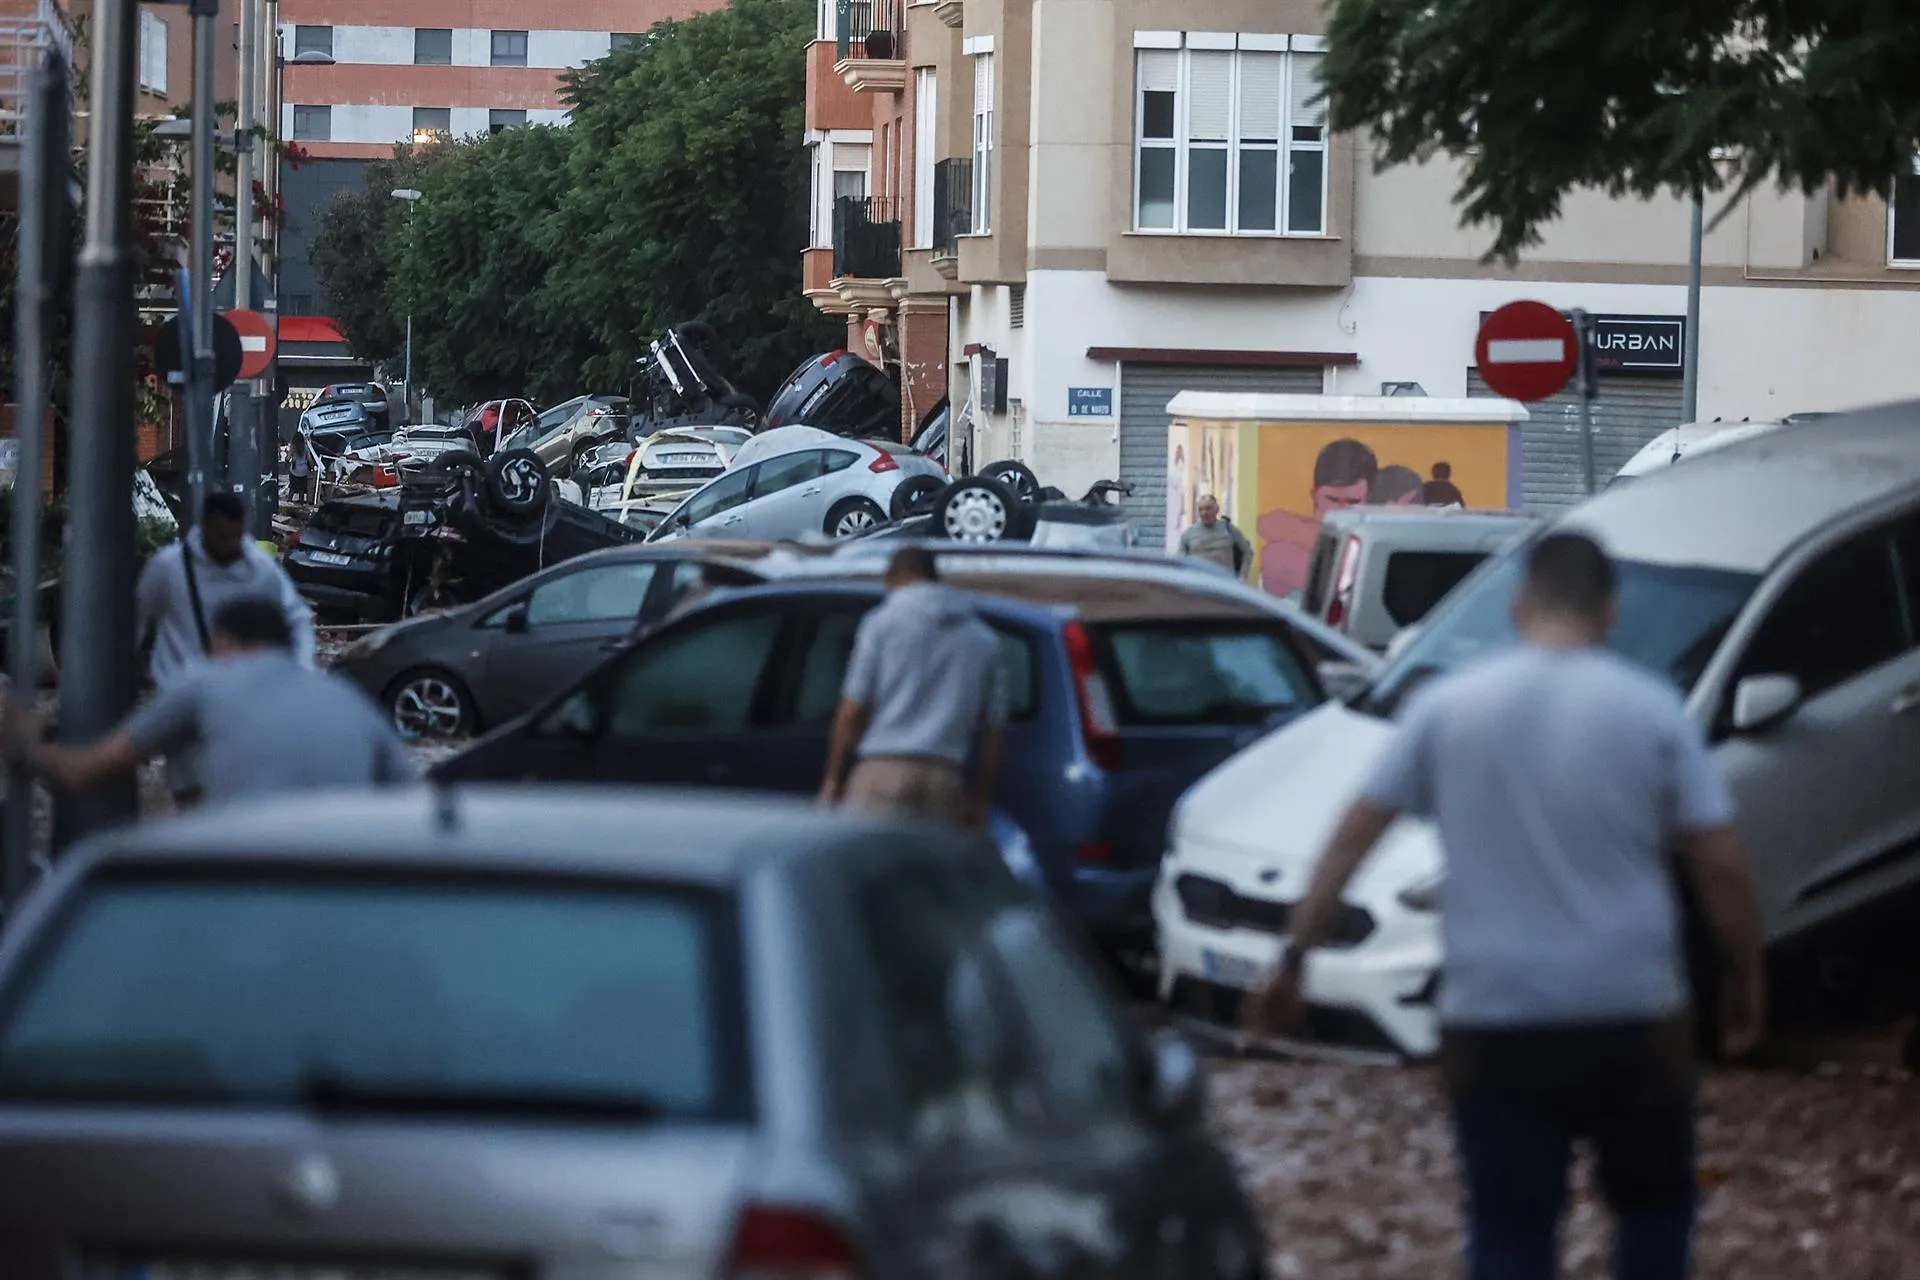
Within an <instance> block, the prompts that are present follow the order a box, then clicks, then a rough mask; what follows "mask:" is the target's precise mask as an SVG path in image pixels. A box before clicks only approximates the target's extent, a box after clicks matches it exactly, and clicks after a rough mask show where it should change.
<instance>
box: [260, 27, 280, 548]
mask: <svg viewBox="0 0 1920 1280" xmlns="http://www.w3.org/2000/svg"><path fill="white" fill-rule="evenodd" d="M265 7H266V21H265V23H264V24H263V26H264V34H265V35H266V38H267V42H268V56H267V58H266V60H265V82H266V88H267V119H268V122H269V123H268V125H267V136H268V137H270V138H272V139H273V140H274V141H275V143H276V144H277V143H278V142H279V141H280V139H281V136H282V134H281V124H280V116H281V99H282V98H284V97H285V96H286V89H285V78H286V74H287V72H286V60H285V59H284V58H283V57H282V56H281V46H280V0H265ZM280 164H281V160H280V151H279V149H278V147H277V146H276V147H275V149H274V151H273V153H272V156H271V163H269V164H268V165H267V166H266V169H265V171H264V172H263V173H262V174H261V177H262V178H264V179H265V183H264V185H265V187H266V192H267V207H268V208H269V209H272V210H273V211H274V212H275V214H276V216H277V215H278V213H279V208H280ZM267 234H268V239H267V300H266V307H267V324H268V326H269V327H270V328H271V329H272V330H273V345H274V355H273V359H272V360H269V361H268V362H267V374H266V377H265V378H264V379H262V381H263V382H264V384H265V387H266V393H267V395H266V403H265V404H264V405H263V406H262V408H261V412H260V419H261V422H260V434H261V442H260V450H261V453H262V454H263V456H265V458H266V459H267V465H268V468H269V470H270V473H271V476H272V479H271V481H270V485H269V488H270V492H271V493H272V496H273V500H272V502H271V504H270V506H269V509H270V510H275V511H277V510H279V506H280V224H279V223H278V222H277V221H275V222H274V223H272V224H270V225H269V226H268V228H267ZM263 519H265V517H264V516H263ZM268 523H269V524H270V521H268Z"/></svg>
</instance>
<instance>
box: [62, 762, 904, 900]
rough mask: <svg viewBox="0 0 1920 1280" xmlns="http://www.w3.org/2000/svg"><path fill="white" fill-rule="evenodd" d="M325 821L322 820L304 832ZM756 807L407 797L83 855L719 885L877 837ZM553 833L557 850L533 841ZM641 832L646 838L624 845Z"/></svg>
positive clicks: (543, 790) (636, 796)
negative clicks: (861, 837) (773, 864)
mask: <svg viewBox="0 0 1920 1280" xmlns="http://www.w3.org/2000/svg"><path fill="white" fill-rule="evenodd" d="M315 813H325V814H326V815H327V817H326V821H324V822H315V821H312V818H313V815H314V814H315ZM886 825H887V824H884V823H880V822H877V821H875V820H873V819H870V818H862V817H858V816H855V815H852V814H849V813H847V812H846V811H832V810H823V809H820V808H818V807H817V806H813V805H808V804H803V803H799V802H796V801H793V800H789V799H782V798H778V797H771V796H767V795H764V794H745V793H725V792H720V791H715V790H670V789H657V788H642V787H588V786H571V787H551V786H542V787H523V786H507V785H491V786H490V785H472V786H452V787H436V786H419V787H407V788H388V789H381V790H357V791H342V792H338V793H335V794H332V795H328V794H326V793H315V792H301V793H298V794H297V795H290V796H287V797H284V798H269V799H262V800H255V801H236V802H234V803H231V804H227V805H221V806H218V807H216V808H209V809H204V810H199V811H196V812H194V813H191V814H188V815H186V816H184V817H178V818H174V819H170V820H167V821H162V822H152V823H144V824H141V825H139V826H133V827H124V828H120V829H118V830H116V831H113V832H111V833H109V834H107V835H105V836H102V837H99V838H98V839H97V840H95V841H93V842H90V843H89V845H88V846H87V853H88V854H89V855H90V856H91V857H92V858H94V859H97V860H98V861H100V862H106V863H114V862H123V861H133V860H141V859H153V858H177V859H183V860H185V859H190V860H192V861H194V862H196V863H199V862H207V861H213V862H233V863H276V862H278V863H298V862H307V861H313V860H321V861H327V862H335V861H337V862H339V863H342V864H348V863H351V864H354V865H359V866H366V865H375V866H379V865H386V866H428V867H449V868H462V869H490V870H500V871H528V872H553V873H559V874H573V875H582V874H585V875H592V874H613V875H619V876H632V877H634V878H636V879H668V880H673V881H679V882H684V883H690V884H701V885H715V886H720V885H727V884H731V883H733V882H734V881H736V880H738V879H739V878H740V876H741V875H742V873H743V872H744V870H745V869H746V868H747V867H748V866H749V865H750V864H752V863H753V862H755V861H757V860H759V859H760V858H762V857H763V856H767V855H771V856H778V853H779V851H780V850H782V849H794V848H796V847H804V848H816V849H817V848H818V847H819V846H822V845H828V844H831V843H832V842H833V841H834V839H835V838H836V837H845V836H849V835H855V834H859V833H861V832H862V831H868V832H871V831H874V830H884V829H886ZM555 831H565V832H566V838H565V839H564V840H554V839H551V838H549V836H548V835H546V834H543V833H551V832H555ZM640 831H644V832H645V833H646V838H645V839H637V838H636V835H635V833H636V832H640Z"/></svg>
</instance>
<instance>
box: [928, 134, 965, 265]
mask: <svg viewBox="0 0 1920 1280" xmlns="http://www.w3.org/2000/svg"><path fill="white" fill-rule="evenodd" d="M972 230H973V158H972V157H971V156H956V157H955V158H953V159H951V160H942V161H940V163H938V164H936V165H934V166H933V269H934V270H935V271H938V272H939V273H940V274H941V276H943V277H944V278H946V279H947V280H956V279H958V278H959V276H960V237H961V236H964V235H967V234H969V233H970V232H972Z"/></svg>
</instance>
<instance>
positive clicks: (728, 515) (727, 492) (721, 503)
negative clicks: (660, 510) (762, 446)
mask: <svg viewBox="0 0 1920 1280" xmlns="http://www.w3.org/2000/svg"><path fill="white" fill-rule="evenodd" d="M753 481H754V468H752V467H742V468H741V469H740V470H738V471H729V472H726V473H725V474H723V475H721V476H720V477H719V478H718V479H716V480H714V481H712V482H711V483H709V484H708V485H707V486H706V487H705V488H703V489H701V490H700V492H698V493H696V494H694V495H693V496H692V497H691V498H688V499H687V500H686V502H684V503H682V504H681V507H680V509H679V510H678V511H676V512H674V513H673V515H671V516H669V517H668V518H667V524H668V527H669V528H671V529H672V530H673V531H674V533H675V534H676V535H681V534H683V535H686V536H688V537H694V538H742V537H745V536H746V524H747V516H746V512H745V511H743V510H741V508H742V507H744V506H745V505H746V503H747V499H748V496H749V495H750V493H751V492H752V486H753Z"/></svg>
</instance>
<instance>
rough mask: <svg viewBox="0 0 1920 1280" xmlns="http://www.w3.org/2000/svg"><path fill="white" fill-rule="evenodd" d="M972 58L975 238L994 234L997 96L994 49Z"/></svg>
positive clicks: (981, 52) (976, 54)
mask: <svg viewBox="0 0 1920 1280" xmlns="http://www.w3.org/2000/svg"><path fill="white" fill-rule="evenodd" d="M972 57H973V60H974V62H973V193H972V195H973V229H972V233H971V234H973V235H976V236H990V235H992V234H993V152H994V139H993V125H994V120H993V114H994V112H993V101H994V98H995V96H996V95H997V94H998V93H999V85H998V83H997V80H996V72H997V71H998V68H997V67H996V66H995V65H994V61H993V46H992V44H990V43H989V44H986V46H985V47H984V48H980V49H979V52H977V53H974V54H973V55H972Z"/></svg>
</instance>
